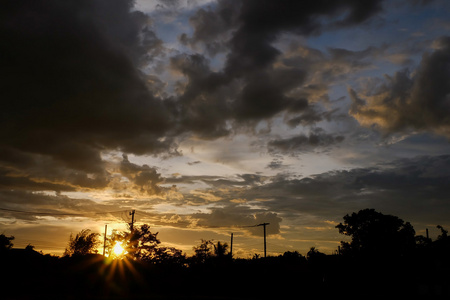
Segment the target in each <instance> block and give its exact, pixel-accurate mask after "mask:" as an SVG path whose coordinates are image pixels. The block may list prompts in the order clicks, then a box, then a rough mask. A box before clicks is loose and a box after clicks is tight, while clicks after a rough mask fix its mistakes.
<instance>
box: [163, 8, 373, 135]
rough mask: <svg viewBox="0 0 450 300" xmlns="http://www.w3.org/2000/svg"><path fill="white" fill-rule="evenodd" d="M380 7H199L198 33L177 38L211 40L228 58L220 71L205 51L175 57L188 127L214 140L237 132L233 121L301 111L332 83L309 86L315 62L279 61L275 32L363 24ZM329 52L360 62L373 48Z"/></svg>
mask: <svg viewBox="0 0 450 300" xmlns="http://www.w3.org/2000/svg"><path fill="white" fill-rule="evenodd" d="M381 9H382V7H381V1H369V2H367V3H365V4H364V5H362V4H361V3H359V2H357V1H345V0H343V1H334V2H332V3H329V2H326V3H325V2H324V3H322V1H310V2H298V1H281V2H280V1H277V2H272V1H262V2H261V1H245V2H242V4H241V6H240V5H236V4H235V2H233V1H219V2H218V4H217V5H216V6H214V8H208V9H205V8H202V9H200V10H199V11H198V12H197V13H196V14H195V15H194V16H193V17H192V18H191V19H190V21H191V24H192V26H193V29H194V33H193V34H192V36H191V37H190V36H188V35H187V34H184V35H182V36H181V37H180V40H181V41H182V42H183V43H185V44H189V45H191V46H195V45H197V44H200V43H203V44H204V45H208V44H209V45H211V47H212V48H211V49H207V52H209V53H210V54H215V53H216V52H217V51H224V52H225V53H226V60H225V63H224V67H223V69H222V70H221V71H211V69H210V68H209V62H208V61H207V60H206V58H205V57H204V56H200V55H193V56H181V57H178V58H175V59H173V60H172V65H173V67H174V68H175V69H177V70H179V71H180V72H182V73H183V74H184V75H185V76H186V77H187V78H188V82H187V83H186V84H185V85H183V88H182V89H181V91H182V96H181V97H180V100H181V101H180V104H181V106H182V107H183V109H181V112H182V120H183V121H184V122H183V128H185V129H188V130H191V131H193V132H195V133H196V134H198V135H200V136H202V137H205V138H215V137H218V136H223V135H227V134H229V133H231V132H233V131H232V130H230V126H231V127H232V128H234V129H235V128H236V127H239V126H240V125H242V124H245V125H246V126H247V125H248V124H256V123H257V122H258V121H260V120H262V119H270V118H272V117H274V116H275V115H277V114H278V113H280V112H290V113H301V112H303V111H304V110H306V109H307V108H308V107H309V105H310V101H311V99H308V96H310V94H311V93H313V91H317V90H321V92H322V97H326V96H325V94H326V93H327V86H326V83H325V85H323V84H322V85H321V84H320V83H318V82H316V83H314V84H311V83H309V84H308V85H305V81H306V79H307V77H308V75H309V72H310V71H311V69H310V68H309V67H310V66H311V64H310V65H305V64H303V63H301V62H300V63H298V64H290V63H288V62H287V58H286V61H285V64H284V66H283V67H278V66H277V67H275V65H274V64H275V63H276V62H277V59H278V58H279V57H280V55H281V51H280V50H279V49H277V48H276V47H275V46H274V43H275V42H276V41H277V39H278V37H279V36H280V35H282V34H284V33H294V34H299V35H306V36H308V35H313V34H318V33H319V32H321V31H322V30H330V29H331V28H332V27H333V28H342V27H346V26H354V25H358V24H361V23H363V22H365V21H368V20H370V19H371V17H373V16H374V15H376V14H377V13H379V12H380V11H381ZM219 41H220V45H219ZM330 52H331V56H332V60H334V61H341V64H342V61H345V63H346V64H347V65H348V64H351V65H352V67H353V68H356V67H359V68H362V67H365V66H367V64H368V63H367V62H365V63H363V62H362V61H363V59H364V58H365V57H367V56H368V55H369V53H372V52H373V49H367V50H366V51H361V52H351V51H348V52H345V50H343V49H333V50H330ZM335 72H336V73H338V72H341V73H342V70H336V71H335ZM299 89H300V90H301V92H299V91H298V90H299ZM294 91H295V92H294ZM316 93H317V92H316ZM300 122H301V121H298V120H297V121H296V123H300ZM309 122H311V119H310V120H309Z"/></svg>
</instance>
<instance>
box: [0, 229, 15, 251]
mask: <svg viewBox="0 0 450 300" xmlns="http://www.w3.org/2000/svg"><path fill="white" fill-rule="evenodd" d="M12 240H14V236H6V235H4V234H3V233H2V234H0V252H3V251H6V250H9V249H11V248H12V246H13V245H14V244H13V243H12V242H11V241H12Z"/></svg>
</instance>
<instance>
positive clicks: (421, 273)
mask: <svg viewBox="0 0 450 300" xmlns="http://www.w3.org/2000/svg"><path fill="white" fill-rule="evenodd" d="M0 263H1V272H2V278H3V280H2V285H1V286H2V292H1V297H0V298H2V299H297V298H298V299H300V298H305V297H315V298H317V297H324V296H329V297H336V296H339V297H345V298H367V297H370V298H371V297H372V296H399V297H402V299H405V298H406V297H414V298H416V297H417V296H423V297H424V298H428V299H429V298H431V297H432V298H445V299H447V298H448V296H449V295H450V288H449V286H450V284H449V283H450V280H449V279H450V264H449V260H448V258H447V256H442V257H430V256H428V255H422V256H419V257H417V256H415V257H410V258H405V257H402V258H398V259H395V260H394V259H355V258H352V259H350V258H346V257H343V256H326V257H325V256H324V257H321V258H320V259H317V260H315V261H306V259H305V258H304V257H287V256H280V257H269V258H267V259H256V260H233V261H231V260H229V259H228V260H221V261H219V260H217V261H210V262H208V263H203V264H196V265H191V266H189V267H187V266H186V265H178V264H159V265H152V264H144V263H138V262H135V261H130V260H125V259H124V260H115V261H108V260H105V259H104V258H103V257H102V256H100V255H87V256H80V257H64V258H58V257H52V256H48V255H41V254H39V253H37V252H34V251H27V250H16V251H9V252H8V253H4V254H2V255H1V257H0Z"/></svg>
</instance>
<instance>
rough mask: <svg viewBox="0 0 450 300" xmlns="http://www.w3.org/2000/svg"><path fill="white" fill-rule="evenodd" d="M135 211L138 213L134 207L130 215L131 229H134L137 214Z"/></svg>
mask: <svg viewBox="0 0 450 300" xmlns="http://www.w3.org/2000/svg"><path fill="white" fill-rule="evenodd" d="M135 213H136V210H134V209H133V210H132V211H131V212H130V215H131V223H130V229H131V231H133V224H134V214H135Z"/></svg>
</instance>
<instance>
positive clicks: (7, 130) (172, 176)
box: [0, 0, 450, 257]
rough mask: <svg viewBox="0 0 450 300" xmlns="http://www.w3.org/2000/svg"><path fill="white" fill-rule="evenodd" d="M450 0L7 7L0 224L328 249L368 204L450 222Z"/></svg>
mask: <svg viewBox="0 0 450 300" xmlns="http://www.w3.org/2000/svg"><path fill="white" fill-rule="evenodd" d="M449 13H450V2H448V1H446V0H434V1H433V0H394V1H382V0H367V1H354V0H336V1H326V0H314V1H282V0H280V1H268V0H267V1H266V0H247V1H235V0H233V1H231V0H224V1H222V0H220V1H213V0H211V1H209V0H155V1H150V0H139V1H136V2H133V1H128V0H82V1H80V0H66V1H62V2H61V1H57V0H50V1H40V0H39V1H36V0H25V1H12V0H11V1H4V2H3V3H2V5H1V8H0V38H1V41H2V43H1V45H0V53H2V55H1V56H0V60H1V66H2V67H1V68H0V76H1V81H0V82H1V83H0V86H1V88H0V103H1V109H0V233H3V234H5V235H13V236H15V240H14V241H13V242H14V245H15V247H17V248H23V247H25V246H26V245H28V244H32V245H34V246H35V249H36V250H41V251H43V252H44V253H51V254H55V255H61V254H62V253H63V252H64V248H65V247H66V245H67V243H68V240H69V236H70V234H71V233H73V234H76V233H77V232H79V231H80V230H82V229H84V228H89V229H91V230H92V231H93V232H98V233H102V234H103V232H104V229H105V225H107V235H109V234H111V232H112V231H113V230H125V229H126V224H127V223H128V222H130V221H131V216H130V212H131V210H136V213H135V220H136V222H137V223H136V225H139V224H144V223H146V224H150V225H151V228H152V231H154V232H159V234H158V237H159V238H160V240H161V241H162V242H163V244H164V245H168V246H173V247H177V248H179V249H181V250H183V251H185V252H186V253H188V254H192V247H193V246H195V245H198V244H199V243H200V241H201V239H208V240H209V239H211V240H214V241H223V242H228V243H229V241H230V235H231V233H233V234H234V241H233V253H234V255H235V256H236V257H251V256H252V255H253V254H255V253H256V254H262V253H263V238H262V236H263V231H262V227H251V226H253V225H257V224H261V223H264V222H265V223H270V225H267V252H268V254H269V255H277V254H280V253H283V252H285V251H299V252H300V253H302V254H306V252H307V251H308V250H309V248H311V247H316V248H317V249H318V250H319V251H321V252H324V253H327V254H331V253H334V252H335V251H336V250H337V247H338V245H339V242H340V241H341V240H345V239H346V237H344V236H342V235H340V234H339V233H338V230H337V229H336V228H335V226H336V225H337V224H339V223H340V222H342V221H343V217H344V216H345V215H346V214H351V213H352V212H357V211H359V210H361V209H365V208H374V209H375V210H377V211H379V212H382V213H384V214H391V215H395V216H398V217H399V218H401V219H403V220H404V221H405V222H410V223H411V224H412V225H413V227H414V229H415V231H416V234H418V235H419V234H422V235H424V234H425V229H426V228H429V231H430V237H431V238H436V237H437V235H438V234H439V230H438V229H437V228H436V225H442V226H444V228H445V227H447V228H448V227H450V221H449V220H450V219H449V217H450V199H449V192H450V155H449V154H450V144H449V138H450V117H449V116H450V82H449V78H450V18H449V17H448V16H449V15H450V14H449Z"/></svg>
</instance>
